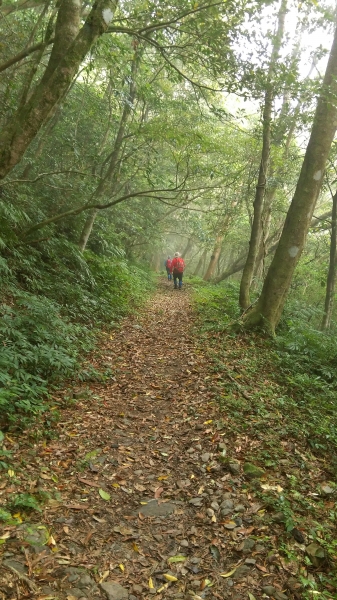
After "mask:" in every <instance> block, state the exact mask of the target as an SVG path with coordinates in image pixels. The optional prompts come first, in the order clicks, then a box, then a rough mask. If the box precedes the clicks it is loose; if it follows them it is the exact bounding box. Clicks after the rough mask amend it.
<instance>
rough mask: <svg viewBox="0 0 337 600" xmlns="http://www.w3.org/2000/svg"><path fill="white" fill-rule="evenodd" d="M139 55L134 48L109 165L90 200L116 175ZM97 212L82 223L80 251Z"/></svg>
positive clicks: (133, 90)
mask: <svg viewBox="0 0 337 600" xmlns="http://www.w3.org/2000/svg"><path fill="white" fill-rule="evenodd" d="M140 57H141V49H138V50H136V52H135V54H134V58H133V61H132V67H131V77H130V85H129V96H128V99H127V100H126V102H125V104H124V108H123V112H122V115H121V118H120V121H119V126H118V130H117V134H116V137H115V141H114V145H113V149H112V152H111V153H110V156H109V166H108V169H107V172H106V174H105V175H104V177H103V179H102V180H101V181H100V183H99V184H98V186H97V188H96V190H95V192H94V193H93V196H92V200H97V199H98V198H99V197H100V196H102V195H103V194H104V192H105V190H106V188H107V185H108V184H109V182H111V180H112V179H113V178H114V176H115V175H116V171H117V168H118V163H119V159H120V154H121V148H122V144H123V139H124V134H125V129H126V126H127V123H128V120H129V116H130V114H131V112H132V110H133V105H134V101H135V98H136V91H137V86H136V77H137V71H138V68H139V64H140ZM97 212H98V211H97V210H94V211H92V212H91V213H90V215H89V216H88V217H87V219H86V221H85V223H84V227H83V230H82V233H81V235H80V240H79V248H80V250H81V252H84V250H85V248H86V245H87V242H88V239H89V237H90V234H91V231H92V228H93V226H94V222H95V219H96V215H97Z"/></svg>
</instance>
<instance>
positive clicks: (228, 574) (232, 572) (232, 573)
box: [219, 567, 237, 577]
mask: <svg viewBox="0 0 337 600" xmlns="http://www.w3.org/2000/svg"><path fill="white" fill-rule="evenodd" d="M236 569H237V567H235V569H232V571H228V573H219V575H220V577H230V576H231V575H234V573H235V571H236Z"/></svg>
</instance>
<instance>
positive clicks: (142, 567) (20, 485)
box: [0, 281, 294, 600]
mask: <svg viewBox="0 0 337 600" xmlns="http://www.w3.org/2000/svg"><path fill="white" fill-rule="evenodd" d="M192 326H193V312H192V308H191V302H190V296H189V294H188V291H187V290H186V289H184V290H183V291H182V292H180V291H178V290H177V291H175V290H173V289H172V285H171V284H168V283H167V282H164V281H162V282H161V284H160V286H159V289H158V291H157V293H156V294H155V296H154V297H153V298H152V299H151V300H150V301H149V302H148V303H147V305H146V307H145V309H144V311H143V312H142V314H141V315H133V316H130V317H128V318H126V319H125V320H124V322H123V323H122V326H121V328H120V330H118V331H117V332H116V333H115V335H114V336H110V335H109V336H107V342H106V345H105V347H104V353H105V360H106V362H107V363H108V364H111V369H112V371H113V372H114V375H113V376H112V377H111V378H110V379H108V380H107V382H106V383H104V384H97V383H95V384H91V385H90V387H91V394H89V396H87V397H85V388H86V386H85V385H83V390H82V392H81V390H79V391H78V393H77V396H78V398H79V399H78V401H77V403H76V404H75V405H73V406H70V407H69V408H67V409H65V410H63V411H62V416H61V421H60V422H59V423H58V425H56V427H57V430H58V435H57V437H56V438H55V439H53V440H52V441H50V442H48V443H46V442H42V441H41V442H37V443H36V444H35V445H32V444H31V443H30V444H28V442H27V441H26V442H25V441H24V440H22V439H20V445H19V446H18V445H16V444H15V440H14V439H11V438H9V441H8V447H9V448H10V449H11V450H12V451H13V464H16V465H17V473H16V474H15V476H16V477H17V478H18V480H17V481H16V484H15V483H13V485H12V486H10V487H8V479H7V480H6V481H7V483H6V484H5V485H6V486H7V487H6V489H4V485H2V486H1V493H2V494H3V495H4V494H7V493H10V492H12V493H13V492H14V491H15V493H16V494H19V493H26V492H29V491H31V492H36V491H38V492H39V493H40V495H41V496H43V495H44V497H45V498H48V497H49V499H48V500H47V502H46V503H45V504H44V506H43V512H41V513H38V512H36V511H34V512H32V513H31V514H30V515H29V516H28V517H26V518H25V519H24V520H23V523H22V524H21V525H12V526H11V525H9V526H7V527H5V528H4V529H5V531H4V535H5V538H6V552H5V553H4V555H3V562H2V565H1V566H0V580H2V581H3V586H2V591H0V598H3V599H6V600H8V599H14V598H15V599H16V598H18V599H19V598H20V599H21V598H27V597H29V598H39V599H40V600H42V599H44V600H47V599H50V600H51V599H60V600H74V598H83V599H84V598H108V599H109V600H123V599H126V598H129V600H136V599H141V598H150V597H152V596H154V597H156V598H159V599H161V598H182V599H192V598H195V600H199V599H200V598H205V599H213V598H217V599H220V598H221V599H222V598H232V599H237V600H239V599H246V600H247V599H250V600H252V599H254V598H261V597H262V595H263V592H262V587H264V591H265V592H268V589H267V588H266V586H271V585H272V586H274V587H273V588H271V587H269V590H270V594H271V595H270V597H273V598H275V599H276V600H282V599H283V598H290V597H294V596H293V595H289V592H288V594H287V595H285V594H284V593H283V592H282V590H284V583H285V577H284V575H283V574H281V573H280V572H279V571H278V570H277V569H276V570H275V568H274V566H273V564H271V562H269V563H267V562H266V560H267V555H266V552H267V550H266V548H265V546H264V545H263V544H261V543H259V541H258V539H257V538H259V536H261V535H262V536H263V535H265V534H266V533H267V532H266V530H267V529H268V528H267V527H266V525H265V523H264V521H263V519H262V520H261V514H259V511H260V513H261V510H260V509H261V504H260V503H258V502H257V501H256V499H254V497H253V496H252V495H251V494H252V492H248V490H247V489H245V488H246V485H245V481H247V480H245V477H244V476H243V474H242V472H241V471H240V464H239V463H236V462H235V461H234V460H232V461H229V462H230V464H227V465H225V464H223V463H222V462H221V460H220V459H219V456H220V455H219V452H220V451H221V450H222V449H223V448H225V445H226V446H227V450H228V451H229V454H230V455H231V456H235V454H236V452H240V448H235V447H233V446H232V445H231V444H232V443H233V442H230V441H229V440H228V438H227V434H229V435H230V432H228V431H226V429H224V428H223V429H222V430H220V429H219V428H217V427H216V426H215V421H212V419H213V417H216V416H218V407H217V404H216V403H213V402H212V401H213V400H214V396H215V394H216V387H214V385H213V384H212V378H211V377H210V374H209V364H208V360H207V359H206V357H205V356H206V355H205V354H204V349H202V348H201V347H200V346H201V343H200V339H198V336H197V335H196V334H195V333H194V331H193V327H192ZM81 396H82V398H81ZM11 443H12V447H11ZM228 444H230V446H229V447H228ZM240 458H241V457H240ZM14 479H15V477H14V475H13V477H12V480H13V482H14ZM46 494H48V496H47V495H46ZM17 518H18V519H19V520H20V515H19V516H18V517H17ZM286 576H287V577H288V578H289V572H288V573H286ZM119 586H121V587H119ZM265 597H269V596H265Z"/></svg>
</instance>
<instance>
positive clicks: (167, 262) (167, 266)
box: [164, 256, 172, 281]
mask: <svg viewBox="0 0 337 600" xmlns="http://www.w3.org/2000/svg"><path fill="white" fill-rule="evenodd" d="M164 264H165V269H166V273H167V279H168V280H169V281H171V279H172V275H171V265H172V260H171V257H170V256H168V257H167V259H166V260H165V263H164Z"/></svg>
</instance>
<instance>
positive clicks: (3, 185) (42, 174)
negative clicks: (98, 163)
mask: <svg viewBox="0 0 337 600" xmlns="http://www.w3.org/2000/svg"><path fill="white" fill-rule="evenodd" d="M62 173H68V174H71V175H85V176H87V175H88V173H84V172H83V171H50V172H49V173H40V175H37V176H36V177H35V179H8V180H7V181H4V182H3V183H1V187H5V185H9V184H11V183H36V182H37V181H39V179H42V177H49V176H50V175H60V174H62ZM90 177H96V178H99V176H98V175H93V174H92V173H90Z"/></svg>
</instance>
